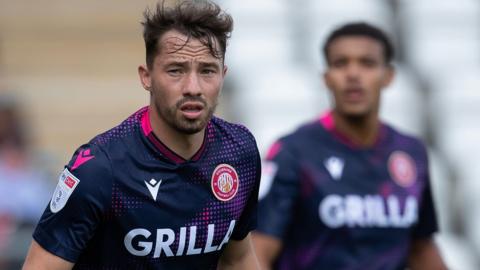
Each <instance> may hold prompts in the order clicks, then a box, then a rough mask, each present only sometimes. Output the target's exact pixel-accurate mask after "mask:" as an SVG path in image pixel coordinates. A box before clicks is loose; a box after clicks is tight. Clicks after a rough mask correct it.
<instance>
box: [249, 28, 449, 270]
mask: <svg viewBox="0 0 480 270" xmlns="http://www.w3.org/2000/svg"><path fill="white" fill-rule="evenodd" d="M393 54H394V52H393V48H392V45H391V43H390V41H389V39H388V38H387V36H386V35H385V34H384V33H383V32H382V31H381V30H380V29H378V28H376V27H374V26H371V25H368V24H365V23H352V24H347V25H344V26H343V27H341V28H339V29H337V30H335V31H334V32H333V33H331V34H330V36H329V37H328V39H327V40H326V43H325V45H324V56H325V59H326V61H327V69H326V72H325V74H324V79H325V82H326V85H327V86H328V88H329V89H330V91H331V94H332V96H333V100H334V104H333V108H332V110H331V111H329V112H327V113H326V114H324V115H323V116H322V117H321V118H320V119H316V120H314V121H311V122H309V123H306V124H305V125H303V126H301V127H300V128H299V129H298V130H296V131H295V132H293V133H292V134H290V135H288V136H285V137H283V138H281V139H279V140H278V141H277V142H276V143H275V144H273V146H272V147H271V149H270V150H269V153H268V155H267V158H266V159H267V162H266V165H265V171H269V172H270V177H273V183H272V186H271V188H270V190H269V191H268V193H267V195H266V196H265V197H264V198H263V199H262V200H261V202H260V204H259V221H258V228H257V231H256V232H255V233H254V237H253V238H254V245H255V248H256V251H257V256H258V257H259V261H260V263H261V265H262V266H263V269H282V270H283V269H296V270H297V269H298V270H300V269H328V270H330V269H362V270H363V269H369V270H372V269H405V267H407V266H408V267H409V268H410V269H446V267H445V266H444V264H443V262H442V259H441V257H440V255H439V252H438V250H437V248H436V246H435V244H434V242H433V239H432V236H433V234H434V232H435V231H437V222H436V218H435V212H434V206H433V202H432V195H431V191H430V185H429V173H428V162H427V153H426V150H425V147H424V145H423V144H422V143H421V142H420V141H419V140H418V139H416V138H413V137H411V136H408V135H405V134H402V133H400V132H398V131H396V130H395V129H393V128H392V127H390V126H389V125H387V124H385V123H382V122H381V121H380V120H379V106H380V104H379V103H380V96H381V92H382V89H383V88H385V87H386V86H388V85H389V83H390V82H391V81H392V79H393V77H394V69H393V67H392V64H391V61H392V57H393ZM405 106H408V104H405Z"/></svg>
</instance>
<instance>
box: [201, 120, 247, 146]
mask: <svg viewBox="0 0 480 270" xmlns="http://www.w3.org/2000/svg"><path fill="white" fill-rule="evenodd" d="M210 123H211V125H212V126H213V129H214V130H215V132H217V133H219V134H221V136H223V138H225V139H232V140H247V141H251V142H255V137H254V136H253V134H252V132H251V131H250V130H249V129H248V128H247V127H246V126H244V125H242V124H236V123H232V122H229V121H227V120H225V119H222V118H219V117H216V116H214V117H212V120H211V121H210Z"/></svg>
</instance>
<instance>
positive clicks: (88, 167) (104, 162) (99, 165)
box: [66, 143, 112, 179]
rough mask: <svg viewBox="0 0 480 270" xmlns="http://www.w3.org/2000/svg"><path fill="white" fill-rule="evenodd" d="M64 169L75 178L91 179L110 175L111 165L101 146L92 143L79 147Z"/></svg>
mask: <svg viewBox="0 0 480 270" xmlns="http://www.w3.org/2000/svg"><path fill="white" fill-rule="evenodd" d="M66 169H67V170H68V171H69V172H71V173H72V174H74V175H75V176H76V177H79V178H85V179H92V178H95V179H97V178H106V177H109V176H110V175H111V172H112V169H111V163H110V159H109V157H108V155H107V154H106V152H105V151H104V149H102V147H101V145H96V144H92V143H88V144H84V145H82V146H80V147H79V148H78V149H77V150H76V151H75V152H74V154H73V156H72V158H71V159H70V162H68V164H67V165H66Z"/></svg>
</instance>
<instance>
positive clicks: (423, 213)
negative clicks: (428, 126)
mask: <svg viewBox="0 0 480 270" xmlns="http://www.w3.org/2000/svg"><path fill="white" fill-rule="evenodd" d="M423 154H424V158H425V164H426V166H427V170H426V171H427V172H426V175H425V179H424V181H425V186H424V189H423V191H422V197H421V200H420V206H419V208H420V209H419V214H418V223H417V224H416V225H415V227H414V230H413V235H412V236H413V238H428V237H431V236H432V235H433V234H434V233H435V232H437V231H438V223H437V216H436V212H435V205H434V203H433V196H432V191H431V188H430V175H429V173H428V157H427V152H426V149H425V147H423Z"/></svg>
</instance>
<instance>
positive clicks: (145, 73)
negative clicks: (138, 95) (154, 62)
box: [138, 65, 152, 91]
mask: <svg viewBox="0 0 480 270" xmlns="http://www.w3.org/2000/svg"><path fill="white" fill-rule="evenodd" d="M138 76H139V77H140V82H141V83H142V86H143V88H144V89H145V90H147V91H150V88H151V87H152V78H151V77H150V71H149V70H148V67H147V66H146V65H140V66H138Z"/></svg>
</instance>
